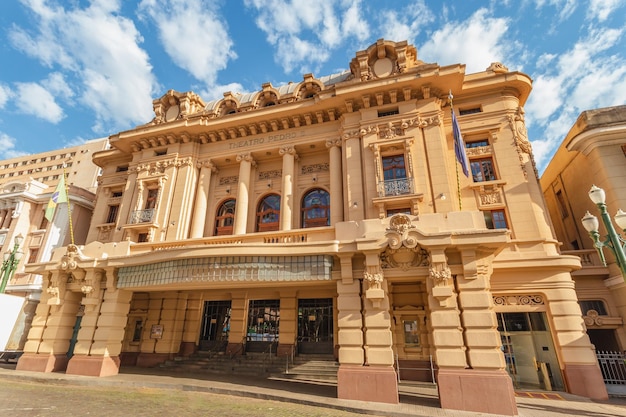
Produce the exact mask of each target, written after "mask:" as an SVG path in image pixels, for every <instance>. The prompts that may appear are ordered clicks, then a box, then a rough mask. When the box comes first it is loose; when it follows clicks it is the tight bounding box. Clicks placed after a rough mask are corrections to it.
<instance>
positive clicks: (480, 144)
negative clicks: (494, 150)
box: [465, 139, 489, 149]
mask: <svg viewBox="0 0 626 417" xmlns="http://www.w3.org/2000/svg"><path fill="white" fill-rule="evenodd" d="M483 146H489V141H488V140H487V139H482V140H476V141H473V142H465V147H466V148H468V149H472V148H482V147H483Z"/></svg>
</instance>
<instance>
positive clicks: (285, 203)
mask: <svg viewBox="0 0 626 417" xmlns="http://www.w3.org/2000/svg"><path fill="white" fill-rule="evenodd" d="M278 152H279V153H280V155H282V157H283V189H282V197H281V198H280V230H291V223H292V218H293V213H292V212H293V172H294V167H295V160H296V159H297V158H298V154H296V149H295V148H294V147H293V146H285V147H282V148H280V150H279V151H278Z"/></svg>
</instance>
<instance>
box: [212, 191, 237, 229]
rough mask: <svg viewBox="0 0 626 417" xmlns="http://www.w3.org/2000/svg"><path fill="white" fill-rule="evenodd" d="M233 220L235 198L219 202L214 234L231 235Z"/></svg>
mask: <svg viewBox="0 0 626 417" xmlns="http://www.w3.org/2000/svg"><path fill="white" fill-rule="evenodd" d="M234 222H235V199H234V198H231V199H229V200H226V201H224V202H223V203H222V204H220V206H219V208H218V209H217V215H216V216H215V236H222V235H232V234H233V223H234Z"/></svg>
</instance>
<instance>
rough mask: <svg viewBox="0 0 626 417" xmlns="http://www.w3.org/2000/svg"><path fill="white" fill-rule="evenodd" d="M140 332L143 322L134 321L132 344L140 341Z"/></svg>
mask: <svg viewBox="0 0 626 417" xmlns="http://www.w3.org/2000/svg"><path fill="white" fill-rule="evenodd" d="M142 331H143V321H142V320H135V330H134V331H133V342H140V341H141V333H142Z"/></svg>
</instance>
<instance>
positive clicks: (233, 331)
mask: <svg viewBox="0 0 626 417" xmlns="http://www.w3.org/2000/svg"><path fill="white" fill-rule="evenodd" d="M230 308H231V310H230V332H229V333H228V346H227V347H226V353H227V354H228V355H231V356H233V355H242V354H243V353H244V349H243V344H244V341H245V338H246V333H247V330H248V329H247V323H246V320H247V319H248V300H247V299H246V293H245V292H233V293H232V301H231V305H230Z"/></svg>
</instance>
